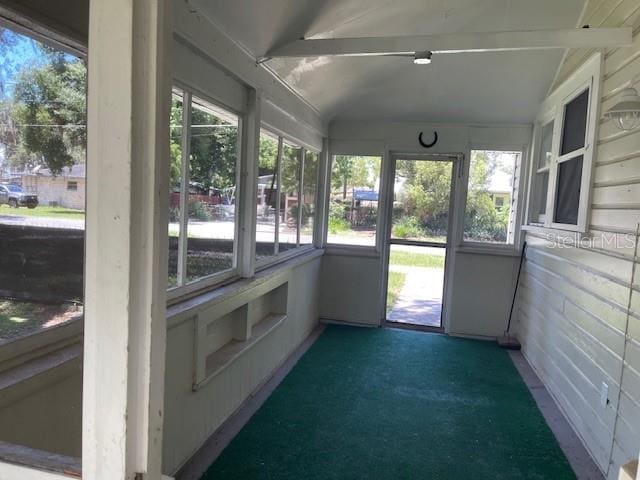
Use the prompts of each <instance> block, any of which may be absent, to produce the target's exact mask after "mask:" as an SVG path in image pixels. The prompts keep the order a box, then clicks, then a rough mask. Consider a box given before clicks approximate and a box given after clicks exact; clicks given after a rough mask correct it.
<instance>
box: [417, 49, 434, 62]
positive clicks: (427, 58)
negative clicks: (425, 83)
mask: <svg viewBox="0 0 640 480" xmlns="http://www.w3.org/2000/svg"><path fill="white" fill-rule="evenodd" d="M431 55H433V54H432V53H431V52H430V51H429V50H426V51H424V52H416V53H415V55H414V57H413V63H415V64H416V65H429V64H430V63H431Z"/></svg>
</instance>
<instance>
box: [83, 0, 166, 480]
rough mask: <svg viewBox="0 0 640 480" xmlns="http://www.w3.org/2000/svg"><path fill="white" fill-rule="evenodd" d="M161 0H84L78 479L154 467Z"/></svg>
mask: <svg viewBox="0 0 640 480" xmlns="http://www.w3.org/2000/svg"><path fill="white" fill-rule="evenodd" d="M170 18H171V2H170V1H169V0H136V1H132V0H109V1H108V2H105V1H99V0H95V1H94V0H92V1H91V6H90V24H89V52H90V54H89V69H88V71H89V81H88V85H89V90H88V106H87V109H88V115H87V117H88V118H87V133H88V144H87V173H88V175H87V224H86V225H87V226H86V260H85V265H86V267H85V270H86V274H85V305H86V307H85V336H84V371H83V375H84V386H83V415H82V419H83V426H82V430H83V432H82V470H83V471H82V478H87V479H92V480H133V479H134V478H136V479H139V478H143V479H147V478H148V479H154V480H155V479H159V478H160V477H161V464H162V462H161V455H162V427H163V420H164V414H163V408H164V406H163V399H164V362H165V344H166V318H165V315H166V287H167V253H168V235H167V215H168V192H169V172H168V169H169V111H170V103H171V71H170V68H171V55H170V52H171V48H170V40H171V30H172V27H171V24H170V22H169V20H170Z"/></svg>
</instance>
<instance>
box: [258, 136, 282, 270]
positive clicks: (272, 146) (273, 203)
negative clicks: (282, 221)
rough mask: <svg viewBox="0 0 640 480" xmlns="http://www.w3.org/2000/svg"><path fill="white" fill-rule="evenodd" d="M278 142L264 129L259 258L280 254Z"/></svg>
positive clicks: (259, 172) (260, 174)
mask: <svg viewBox="0 0 640 480" xmlns="http://www.w3.org/2000/svg"><path fill="white" fill-rule="evenodd" d="M278 144H279V139H278V137H277V136H275V135H272V134H271V133H269V132H267V131H265V130H262V131H261V132H260V153H259V157H258V191H257V195H256V202H257V205H256V209H257V214H256V259H257V260H262V259H264V258H268V257H271V256H273V255H276V254H277V253H278V251H277V250H276V231H277V229H278V222H277V219H278V215H277V211H278V148H279V147H278Z"/></svg>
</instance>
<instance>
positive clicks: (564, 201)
mask: <svg viewBox="0 0 640 480" xmlns="http://www.w3.org/2000/svg"><path fill="white" fill-rule="evenodd" d="M600 58H601V54H600V53H596V54H594V55H593V56H592V57H591V58H590V59H589V60H587V61H586V62H585V63H584V64H583V65H582V66H581V67H580V68H579V69H578V70H577V71H576V72H575V73H574V75H572V77H571V78H570V79H569V80H567V82H565V83H564V84H563V85H561V86H560V87H559V88H558V89H557V90H556V91H555V92H554V93H553V94H552V95H551V96H550V97H548V98H547V99H546V100H545V102H544V103H543V105H542V111H543V112H547V113H545V114H543V115H541V116H540V117H539V119H538V121H537V122H536V129H535V135H534V138H535V143H534V150H533V155H532V158H533V161H532V170H531V183H530V186H529V206H528V212H527V218H528V222H529V224H532V225H540V226H544V227H547V228H548V227H553V228H558V229H563V230H572V231H580V232H584V231H586V227H587V211H588V207H589V187H590V182H591V171H592V165H593V161H594V159H593V156H594V148H593V144H594V139H595V138H596V128H597V123H598V122H597V121H596V107H597V102H594V101H592V99H595V98H598V96H599V88H600V82H599V77H600V70H601V65H600Z"/></svg>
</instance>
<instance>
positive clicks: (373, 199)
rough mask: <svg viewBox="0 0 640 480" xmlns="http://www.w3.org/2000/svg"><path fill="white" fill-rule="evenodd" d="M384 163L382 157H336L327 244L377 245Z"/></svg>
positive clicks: (331, 186)
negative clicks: (379, 199) (382, 165)
mask: <svg viewBox="0 0 640 480" xmlns="http://www.w3.org/2000/svg"><path fill="white" fill-rule="evenodd" d="M381 164H382V158H381V157H379V156H355V155H335V156H334V157H333V161H332V167H331V180H330V182H331V184H330V192H329V195H330V198H329V224H328V234H327V242H328V243H330V244H338V245H358V246H371V247H372V246H375V244H376V225H377V220H378V195H379V190H380V167H381Z"/></svg>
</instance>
